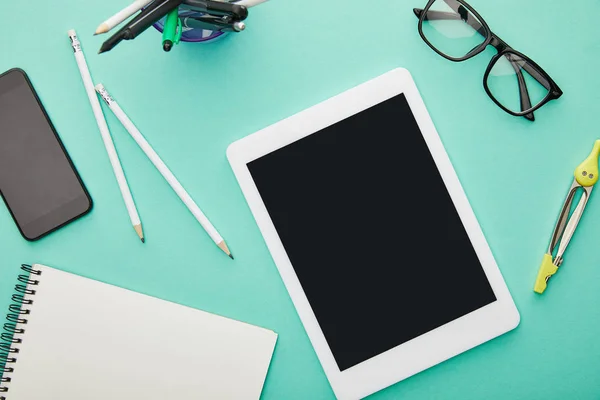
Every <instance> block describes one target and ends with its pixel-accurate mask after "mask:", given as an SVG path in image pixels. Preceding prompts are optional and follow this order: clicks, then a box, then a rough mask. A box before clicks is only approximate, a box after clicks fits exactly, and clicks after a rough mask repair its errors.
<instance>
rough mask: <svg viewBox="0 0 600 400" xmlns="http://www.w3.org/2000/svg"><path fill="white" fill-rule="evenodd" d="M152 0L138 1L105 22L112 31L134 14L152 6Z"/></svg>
mask: <svg viewBox="0 0 600 400" xmlns="http://www.w3.org/2000/svg"><path fill="white" fill-rule="evenodd" d="M151 2H152V0H136V1H134V2H133V3H131V4H130V5H128V6H127V7H125V8H124V9H123V10H121V11H119V12H118V13H116V14H115V15H113V16H112V17H110V18H109V19H107V20H106V22H104V23H105V24H106V25H107V26H108V29H109V30H111V29H113V28H114V27H115V26H117V25H119V24H120V23H121V22H123V21H125V20H126V19H127V18H129V17H131V16H132V15H133V14H135V13H136V12H138V11H139V10H141V9H142V8H144V7H146V6H147V5H148V4H150V3H151Z"/></svg>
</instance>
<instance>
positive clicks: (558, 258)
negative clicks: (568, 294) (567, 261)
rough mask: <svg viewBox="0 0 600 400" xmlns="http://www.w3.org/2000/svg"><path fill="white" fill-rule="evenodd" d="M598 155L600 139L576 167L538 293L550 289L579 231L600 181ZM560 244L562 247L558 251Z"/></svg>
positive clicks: (537, 288)
mask: <svg viewBox="0 0 600 400" xmlns="http://www.w3.org/2000/svg"><path fill="white" fill-rule="evenodd" d="M598 156H600V140H596V142H595V143H594V148H593V149H592V152H591V153H590V155H589V156H588V157H587V158H586V159H585V160H584V161H583V162H582V163H581V164H579V166H578V167H577V168H575V179H574V180H573V184H572V185H571V189H569V193H568V194H567V199H566V200H565V203H564V204H563V207H562V209H561V210H560V214H559V216H558V221H557V222H556V226H555V227H554V232H552V239H551V240H550V246H548V251H547V252H546V254H544V258H543V260H542V265H541V266H540V270H539V271H538V276H537V279H536V280H535V286H534V288H533V291H534V292H536V293H543V292H544V290H546V286H547V284H548V280H549V279H550V277H551V276H552V275H554V274H555V273H556V271H558V267H560V265H561V264H562V262H563V255H564V253H565V250H566V249H567V246H568V245H569V242H570V241H571V238H572V237H573V234H574V233H575V229H577V224H579V220H580V219H581V215H582V214H583V210H585V206H586V205H587V202H588V200H589V198H590V195H591V194H592V189H593V187H594V185H595V184H596V182H598ZM579 189H582V194H581V199H580V200H579V203H577V207H575V210H573V212H572V213H571V212H570V211H571V206H572V204H573V200H574V198H575V193H576V192H577V191H578V190H579ZM569 214H570V218H569ZM557 247H558V250H556V249H557ZM554 250H556V255H555V256H553V255H552V253H553V252H554Z"/></svg>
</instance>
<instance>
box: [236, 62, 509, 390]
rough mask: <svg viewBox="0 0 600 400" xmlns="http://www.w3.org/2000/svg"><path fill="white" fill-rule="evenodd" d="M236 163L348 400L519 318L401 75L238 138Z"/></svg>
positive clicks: (413, 91) (332, 377)
mask: <svg viewBox="0 0 600 400" xmlns="http://www.w3.org/2000/svg"><path fill="white" fill-rule="evenodd" d="M227 156H228V158H229V162H230V163H231V166H232V168H233V171H234V173H235V176H236V177H237V180H238V182H239V184H240V186H241V189H242V191H243V193H244V196H245V198H246V200H247V202H248V204H249V206H250V210H251V211H252V214H253V215H254V218H255V220H256V222H257V224H258V226H259V228H260V231H261V233H262V235H263V237H264V239H265V242H266V244H267V246H268V248H269V251H270V252H271V255H272V257H273V260H274V261H275V264H276V265H277V268H278V270H279V273H280V275H281V277H282V279H283V282H284V284H285V286H286V288H287V290H288V292H289V294H290V296H291V298H292V300H293V302H294V305H295V307H296V310H297V312H298V314H299V316H300V318H301V320H302V323H303V325H304V328H305V329H306V332H307V334H308V336H309V338H310V341H311V343H312V345H313V347H314V348H315V351H316V353H317V355H318V357H319V360H320V362H321V364H322V366H323V369H324V371H325V373H326V375H327V378H328V379H329V382H330V384H331V386H332V388H333V391H334V392H335V394H336V396H337V397H338V398H339V399H358V398H363V397H365V396H368V395H369V394H371V393H373V392H376V391H378V390H380V389H382V388H384V387H387V386H389V385H391V384H393V383H395V382H398V381H400V380H403V379H405V378H407V377H409V376H411V375H414V374H416V373H418V372H420V371H422V370H424V369H426V368H429V367H431V366H433V365H435V364H438V363H440V362H442V361H444V360H447V359H448V358H450V357H453V356H456V355H457V354H459V353H461V352H464V351H466V350H468V349H470V348H473V347H475V346H477V345H480V344H482V343H484V342H486V341H488V340H490V339H492V338H494V337H496V336H498V335H501V334H503V333H505V332H507V331H509V330H511V329H513V328H515V327H516V326H517V325H518V324H519V313H518V311H517V309H516V307H515V304H514V302H513V300H512V298H511V296H510V293H509V291H508V289H507V287H506V284H505V282H504V280H503V278H502V276H501V274H500V270H499V269H498V266H497V265H496V262H495V260H494V257H493V256H492V253H491V251H490V248H489V246H488V244H487V242H486V240H485V237H484V235H483V232H482V230H481V228H480V226H479V224H478V223H477V219H476V217H475V214H474V213H473V210H472V209H471V207H470V205H469V202H468V200H467V197H466V195H465V193H464V191H463V189H462V187H461V184H460V182H459V180H458V177H457V176H456V173H455V171H454V169H453V168H452V164H451V163H450V159H449V158H448V155H447V154H446V151H445V150H444V146H443V145H442V142H441V140H440V138H439V136H438V134H437V132H436V130H435V127H434V125H433V123H432V121H431V118H430V117H429V115H428V113H427V110H426V108H425V105H424V104H423V101H422V99H421V97H420V95H419V92H418V90H417V88H416V86H415V84H414V82H413V80H412V78H411V76H410V74H409V73H408V71H406V70H405V69H396V70H393V71H391V72H388V73H386V74H384V75H382V76H380V77H378V78H375V79H373V80H371V81H369V82H367V83H364V84H362V85H360V86H357V87H355V88H353V89H350V90H348V91H347V92H345V93H342V94H340V95H338V96H335V97H333V98H331V99H329V100H326V101H324V102H322V103H320V104H318V105H316V106H314V107H311V108H309V109H307V110H305V111H302V112H300V113H298V114H296V115H294V116H292V117H290V118H287V119H285V120H283V121H280V122H278V123H276V124H274V125H272V126H269V127H267V128H265V129H263V130H261V131H259V132H257V133H255V134H253V135H250V136H248V137H246V138H244V139H241V140H239V141H237V142H235V143H233V144H232V145H231V146H230V147H229V148H228V150H227ZM473 167H474V168H478V167H479V166H473ZM481 167H484V166H481ZM481 367H482V368H483V367H485V365H482V366H481Z"/></svg>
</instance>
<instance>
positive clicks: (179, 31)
mask: <svg viewBox="0 0 600 400" xmlns="http://www.w3.org/2000/svg"><path fill="white" fill-rule="evenodd" d="M182 34H183V22H182V21H181V18H179V17H177V33H176V34H175V44H179V41H180V40H181V35H182Z"/></svg>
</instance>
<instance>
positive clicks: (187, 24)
mask: <svg viewBox="0 0 600 400" xmlns="http://www.w3.org/2000/svg"><path fill="white" fill-rule="evenodd" d="M223 18H227V17H217V16H214V15H202V16H194V17H183V18H182V19H181V22H182V24H183V26H184V28H190V29H206V30H209V31H220V32H241V31H243V30H244V29H246V24H244V23H243V22H241V21H226V20H224V19H223Z"/></svg>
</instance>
